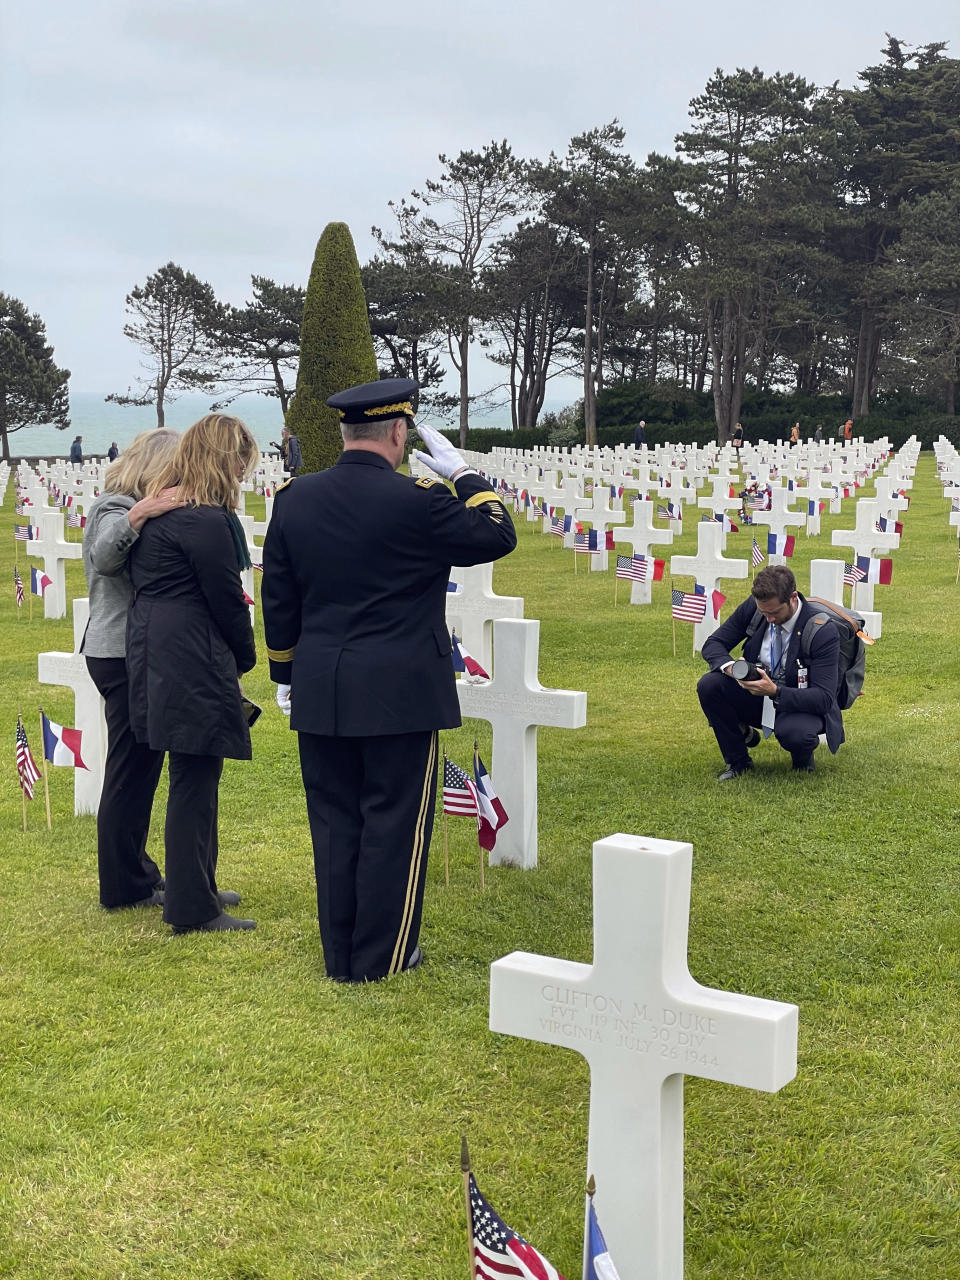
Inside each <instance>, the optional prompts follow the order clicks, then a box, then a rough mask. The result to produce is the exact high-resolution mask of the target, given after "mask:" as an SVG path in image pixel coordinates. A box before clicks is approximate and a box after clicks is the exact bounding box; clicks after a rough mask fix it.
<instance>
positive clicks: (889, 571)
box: [857, 556, 893, 585]
mask: <svg viewBox="0 0 960 1280" xmlns="http://www.w3.org/2000/svg"><path fill="white" fill-rule="evenodd" d="M857 568H858V569H862V570H863V574H864V576H863V578H861V582H876V583H878V584H880V585H885V584H886V583H888V582H889V581H890V580H891V578H892V577H893V561H892V560H877V559H876V558H875V557H874V556H857Z"/></svg>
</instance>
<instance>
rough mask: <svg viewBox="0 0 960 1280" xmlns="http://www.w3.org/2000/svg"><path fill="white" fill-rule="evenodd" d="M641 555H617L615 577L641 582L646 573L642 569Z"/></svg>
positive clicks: (644, 578)
mask: <svg viewBox="0 0 960 1280" xmlns="http://www.w3.org/2000/svg"><path fill="white" fill-rule="evenodd" d="M642 563H643V558H642V556H617V577H618V578H627V579H629V580H630V581H631V582H643V581H645V580H646V576H647V575H646V573H645V572H644V570H643V569H642V567H641V566H642Z"/></svg>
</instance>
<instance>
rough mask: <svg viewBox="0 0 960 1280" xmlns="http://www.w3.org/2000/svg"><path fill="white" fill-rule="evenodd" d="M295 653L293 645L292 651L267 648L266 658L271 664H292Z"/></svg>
mask: <svg viewBox="0 0 960 1280" xmlns="http://www.w3.org/2000/svg"><path fill="white" fill-rule="evenodd" d="M296 651H297V646H296V645H294V646H293V648H292V649H271V648H270V647H269V646H268V647H267V657H268V658H269V659H270V660H271V661H272V662H292V661H293V655H294V654H295V653H296Z"/></svg>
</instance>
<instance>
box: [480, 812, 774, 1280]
mask: <svg viewBox="0 0 960 1280" xmlns="http://www.w3.org/2000/svg"><path fill="white" fill-rule="evenodd" d="M692 861H693V849H692V846H691V845H689V844H681V843H678V842H674V841H671V840H652V839H645V838H642V837H638V836H629V835H614V836H609V837H608V838H607V839H606V840H600V841H597V843H596V844H595V845H594V846H593V937H594V944H593V964H592V965H589V964H577V963H574V962H572V961H569V960H557V959H554V958H552V957H549V956H538V955H531V954H530V953H529V952H524V951H514V952H513V953H512V954H511V955H508V956H504V957H503V958H502V959H500V960H497V961H496V962H495V963H494V964H493V965H492V966H491V968H490V1029H491V1030H492V1031H499V1032H501V1033H503V1034H504V1035H512V1036H520V1037H522V1038H524V1039H528V1040H539V1041H543V1042H545V1043H547V1044H553V1045H559V1046H562V1047H564V1048H569V1049H575V1050H576V1051H577V1052H578V1053H581V1054H583V1056H584V1057H585V1058H586V1059H587V1061H588V1063H589V1064H590V1131H589V1140H588V1148H587V1173H588V1174H592V1175H593V1176H594V1177H595V1178H596V1181H597V1187H598V1193H599V1194H600V1195H601V1196H602V1199H603V1231H604V1235H605V1237H606V1241H607V1244H608V1245H609V1248H610V1255H611V1257H612V1258H613V1260H614V1262H615V1264H616V1267H617V1270H618V1272H619V1275H620V1280H682V1276H683V1077H684V1075H692V1076H700V1077H702V1078H703V1079H706V1080H719V1081H722V1082H724V1083H726V1084H735V1085H740V1086H742V1087H745V1088H750V1089H762V1090H764V1091H766V1092H770V1093H773V1092H776V1091H777V1090H779V1089H782V1088H783V1087H784V1085H786V1084H788V1083H789V1081H791V1080H792V1079H793V1078H794V1076H795V1075H796V1070H797V1016H798V1011H797V1007H796V1005H793V1004H783V1003H781V1002H779V1001H774V1000H761V999H755V998H753V997H750V996H744V995H734V994H732V993H730V992H726V991H718V990H715V989H713V988H710V987H704V986H701V985H700V983H698V982H697V981H696V980H695V979H694V978H692V977H691V975H690V972H689V969H688V967H687V925H688V918H689V911H690V874H691V866H692Z"/></svg>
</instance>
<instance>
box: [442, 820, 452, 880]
mask: <svg viewBox="0 0 960 1280" xmlns="http://www.w3.org/2000/svg"><path fill="white" fill-rule="evenodd" d="M443 882H444V884H445V885H446V887H447V888H448V889H449V888H450V847H449V845H448V844H447V811H446V809H444V811H443Z"/></svg>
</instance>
